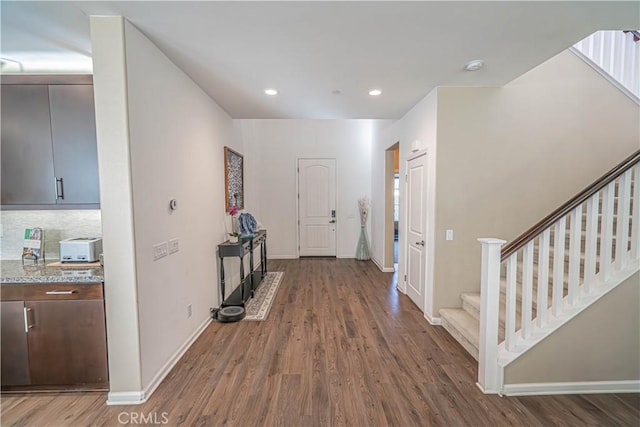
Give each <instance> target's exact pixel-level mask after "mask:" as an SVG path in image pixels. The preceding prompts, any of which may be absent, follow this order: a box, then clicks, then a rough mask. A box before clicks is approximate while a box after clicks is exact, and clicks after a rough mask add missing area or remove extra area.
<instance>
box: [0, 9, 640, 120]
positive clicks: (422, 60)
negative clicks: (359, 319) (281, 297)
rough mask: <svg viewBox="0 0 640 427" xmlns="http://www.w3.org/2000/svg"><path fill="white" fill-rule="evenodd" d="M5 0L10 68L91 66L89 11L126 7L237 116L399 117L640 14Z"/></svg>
mask: <svg viewBox="0 0 640 427" xmlns="http://www.w3.org/2000/svg"><path fill="white" fill-rule="evenodd" d="M0 4H1V6H0V7H1V10H0V12H1V44H0V50H1V52H0V53H1V55H0V56H1V57H2V58H3V62H4V65H3V72H5V73H8V72H11V70H15V71H20V70H21V71H22V72H26V73H43V72H44V73H48V72H54V73H66V72H90V71H91V40H90V31H89V16H90V15H121V16H125V17H126V18H127V19H128V20H129V21H130V22H132V23H133V24H134V25H135V26H136V27H137V28H138V29H140V30H141V31H142V32H143V33H144V34H145V35H146V36H147V37H148V38H149V39H151V40H152V41H153V42H154V43H155V44H156V45H157V46H158V47H159V48H160V49H161V50H162V51H163V52H164V53H165V54H166V55H167V56H168V57H169V58H171V60H172V61H173V62H174V63H175V64H177V65H178V66H179V67H180V68H181V69H182V70H183V71H184V72H185V73H186V74H188V75H189V76H190V77H191V78H192V79H193V80H194V81H195V82H196V83H197V84H198V85H200V87H202V89H203V90H204V91H206V92H207V93H208V94H209V95H210V96H211V97H212V98H213V99H215V100H216V101H217V102H218V104H220V105H221V106H222V108H224V109H225V110H226V111H227V112H228V113H229V114H230V115H231V116H232V117H233V118H314V119H330V118H390V119H393V118H399V117H401V116H402V115H404V114H405V113H406V112H407V111H408V110H409V109H411V107H413V106H414V105H415V104H416V103H417V102H418V101H419V100H420V99H422V98H423V97H424V96H425V95H426V94H427V93H429V92H430V91H431V90H432V89H433V88H434V87H436V86H439V85H450V86H451V85H454V86H459V85H471V86H502V85H504V84H505V83H507V82H509V81H511V80H513V79H514V78H516V77H518V76H519V75H521V74H523V73H524V72H526V71H528V70H530V69H531V68H533V67H535V66H536V65H538V64H540V63H542V62H544V61H545V60H546V59H548V58H550V57H552V56H554V55H555V54H557V53H559V52H561V51H562V50H564V49H566V48H567V47H569V46H571V45H572V44H573V43H575V42H577V41H578V40H580V39H582V38H584V37H586V36H587V35H589V34H591V33H592V32H594V31H596V30H600V29H638V28H640V2H638V1H623V2H611V1H602V2H600V1H587V2H577V1H567V2H560V1H551V2H542V1H533V2H521V1H497V2H485V1H472V2H462V1H442V2H437V1H411V2H378V1H373V2H367V1H356V2H344V1H341V2H330V1H319V2H306V1H294V2H274V1H267V2H243V1H231V2H221V1H201V2H189V1H179V2H165V1H138V2H128V1H119V2H108V1H107V2H104V1H102V2H101V1H97V2H93V1H90V2H73V1H63V2H56V1H47V2H24V1H19V2H12V1H2V2H1V3H0ZM472 59H483V60H484V61H485V64H486V65H485V67H484V68H482V69H481V70H479V71H476V72H468V71H464V65H465V63H467V62H468V61H470V60H472ZM14 61H16V62H14ZM271 87H273V88H276V89H277V90H278V91H279V94H278V95H276V96H272V97H269V96H267V95H265V94H264V89H266V88H271ZM373 88H378V89H380V90H382V95H380V96H378V97H372V96H370V95H369V94H368V92H369V90H371V89H373ZM336 92H337V93H336Z"/></svg>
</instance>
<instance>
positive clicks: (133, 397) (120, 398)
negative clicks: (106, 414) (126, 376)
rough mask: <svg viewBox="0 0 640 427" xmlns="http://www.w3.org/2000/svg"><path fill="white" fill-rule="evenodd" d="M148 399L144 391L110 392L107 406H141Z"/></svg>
mask: <svg viewBox="0 0 640 427" xmlns="http://www.w3.org/2000/svg"><path fill="white" fill-rule="evenodd" d="M146 400H147V399H146V398H145V397H144V391H116V392H112V391H110V392H109V393H108V394H107V405H108V406H116V405H140V404H142V403H144V402H145V401H146Z"/></svg>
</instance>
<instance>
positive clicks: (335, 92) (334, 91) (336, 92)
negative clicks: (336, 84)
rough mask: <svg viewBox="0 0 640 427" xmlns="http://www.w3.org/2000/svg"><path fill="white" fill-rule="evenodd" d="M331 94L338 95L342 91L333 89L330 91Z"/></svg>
mask: <svg viewBox="0 0 640 427" xmlns="http://www.w3.org/2000/svg"><path fill="white" fill-rule="evenodd" d="M331 93H332V94H334V95H340V94H341V93H342V91H341V90H340V89H334V90H332V91H331Z"/></svg>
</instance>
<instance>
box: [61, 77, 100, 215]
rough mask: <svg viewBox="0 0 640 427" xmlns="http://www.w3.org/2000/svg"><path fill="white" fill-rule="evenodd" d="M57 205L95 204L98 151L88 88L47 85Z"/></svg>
mask: <svg viewBox="0 0 640 427" xmlns="http://www.w3.org/2000/svg"><path fill="white" fill-rule="evenodd" d="M49 105H50V107H51V140H52V143H53V165H54V172H55V176H56V192H57V203H58V204H62V205H69V204H86V203H89V204H98V203H100V192H99V189H98V152H97V143H96V119H95V114H94V103H93V86H91V85H49Z"/></svg>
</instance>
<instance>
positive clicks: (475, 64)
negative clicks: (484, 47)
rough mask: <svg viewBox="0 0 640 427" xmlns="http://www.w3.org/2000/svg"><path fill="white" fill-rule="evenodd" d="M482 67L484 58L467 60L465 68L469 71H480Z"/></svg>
mask: <svg viewBox="0 0 640 427" xmlns="http://www.w3.org/2000/svg"><path fill="white" fill-rule="evenodd" d="M482 67H484V61H483V60H482V59H474V60H473V61H469V62H467V65H465V66H464V69H465V70H467V71H478V70H479V69H480V68H482Z"/></svg>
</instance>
